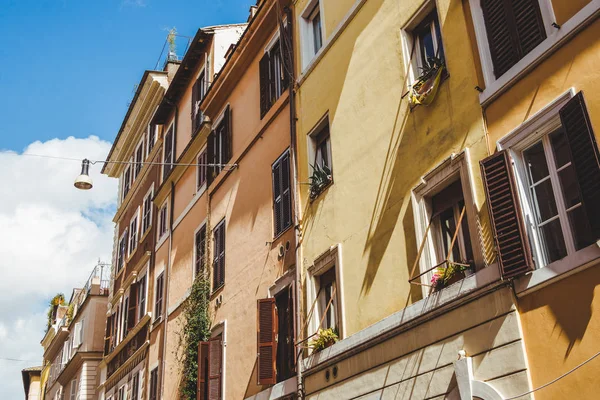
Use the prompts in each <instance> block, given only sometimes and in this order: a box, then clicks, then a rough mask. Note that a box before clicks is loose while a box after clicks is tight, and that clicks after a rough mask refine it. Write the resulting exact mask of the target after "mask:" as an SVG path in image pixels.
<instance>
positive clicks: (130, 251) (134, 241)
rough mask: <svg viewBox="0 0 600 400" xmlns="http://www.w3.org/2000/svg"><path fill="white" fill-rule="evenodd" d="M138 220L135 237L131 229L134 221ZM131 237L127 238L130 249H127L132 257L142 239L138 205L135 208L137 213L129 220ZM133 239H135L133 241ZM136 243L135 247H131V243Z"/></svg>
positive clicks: (129, 256)
mask: <svg viewBox="0 0 600 400" xmlns="http://www.w3.org/2000/svg"><path fill="white" fill-rule="evenodd" d="M134 220H136V224H135V238H134V237H133V232H132V229H131V225H132V224H133V221H134ZM128 226H129V238H128V239H127V241H128V249H127V258H128V259H129V258H131V256H132V255H133V254H134V253H135V251H136V250H137V248H138V244H139V241H140V207H139V206H138V208H137V209H136V210H135V213H134V214H133V216H132V217H131V219H130V220H129V225H128ZM132 240H133V241H132ZM132 244H135V248H134V249H133V251H132V249H131V245H132Z"/></svg>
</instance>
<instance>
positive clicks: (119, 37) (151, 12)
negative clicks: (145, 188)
mask: <svg viewBox="0 0 600 400" xmlns="http://www.w3.org/2000/svg"><path fill="white" fill-rule="evenodd" d="M253 2H254V1H253V0H171V1H167V0H79V1H75V0H0V37H2V38H3V40H2V46H0V93H1V94H2V95H1V96H0V115H2V116H3V117H4V118H2V121H3V123H2V124H1V125H0V149H4V150H7V149H10V150H15V151H18V152H20V151H22V150H23V149H24V148H25V147H26V146H27V145H28V144H29V143H31V142H33V141H36V140H40V141H46V140H48V139H51V138H66V137H68V136H75V137H88V136H89V135H96V136H98V137H100V138H101V139H104V140H107V141H110V142H112V140H113V139H114V137H115V135H116V133H117V131H118V129H119V126H120V123H121V121H122V118H123V116H124V115H125V112H126V110H127V105H128V102H129V101H130V100H131V98H132V97H133V93H134V85H135V84H136V83H138V82H139V80H140V78H141V76H142V73H143V71H144V70H145V69H153V68H154V66H155V64H156V61H157V59H158V57H159V55H160V51H161V49H162V46H163V44H164V41H165V37H166V34H167V32H166V30H168V28H170V27H173V26H174V27H176V28H177V31H178V32H179V33H180V34H182V35H187V36H193V35H194V34H195V32H196V30H197V29H198V28H199V27H202V26H209V25H218V24H224V23H234V22H245V21H246V19H247V17H248V9H249V7H250V5H251V4H252V3H253ZM179 49H180V50H182V49H183V43H181V44H180V45H179Z"/></svg>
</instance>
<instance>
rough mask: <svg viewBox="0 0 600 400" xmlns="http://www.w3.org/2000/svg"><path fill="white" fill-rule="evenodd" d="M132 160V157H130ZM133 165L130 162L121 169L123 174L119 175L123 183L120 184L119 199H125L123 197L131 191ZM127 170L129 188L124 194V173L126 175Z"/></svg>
mask: <svg viewBox="0 0 600 400" xmlns="http://www.w3.org/2000/svg"><path fill="white" fill-rule="evenodd" d="M132 160H133V159H132ZM132 169H133V167H132V165H131V164H127V166H125V169H124V170H123V175H122V177H121V181H122V182H123V184H122V185H121V199H122V200H121V201H123V200H125V198H126V197H127V195H128V194H129V193H130V192H131V186H132V185H133V180H132V179H131V178H132V175H133V170H132ZM128 170H129V179H128V180H129V188H128V190H127V194H125V186H126V183H127V182H126V181H125V175H127V171H128Z"/></svg>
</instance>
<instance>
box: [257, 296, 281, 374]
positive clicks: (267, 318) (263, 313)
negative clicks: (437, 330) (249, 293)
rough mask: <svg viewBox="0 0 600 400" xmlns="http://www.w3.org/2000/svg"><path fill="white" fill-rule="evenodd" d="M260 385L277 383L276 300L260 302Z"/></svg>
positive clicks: (258, 345) (258, 344) (261, 300)
mask: <svg viewBox="0 0 600 400" xmlns="http://www.w3.org/2000/svg"><path fill="white" fill-rule="evenodd" d="M257 327H258V332H257V342H258V343H257V348H258V363H257V364H258V384H259V385H274V384H276V383H277V369H276V368H277V367H276V360H277V339H276V338H277V310H276V307H275V299H274V298H270V299H260V300H258V318H257Z"/></svg>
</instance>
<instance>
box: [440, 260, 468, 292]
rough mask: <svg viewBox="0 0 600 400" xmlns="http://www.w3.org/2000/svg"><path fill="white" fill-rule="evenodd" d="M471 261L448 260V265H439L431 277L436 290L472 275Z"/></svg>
mask: <svg viewBox="0 0 600 400" xmlns="http://www.w3.org/2000/svg"><path fill="white" fill-rule="evenodd" d="M471 265H472V263H471V262H468V261H467V262H463V261H461V262H453V261H450V260H448V261H446V267H439V268H437V269H436V270H435V272H434V273H433V276H432V277H431V286H432V287H433V290H434V291H436V292H437V291H439V290H442V289H443V288H445V287H447V286H450V285H452V284H453V283H456V282H459V281H461V280H463V279H464V278H465V277H466V276H468V275H471V274H470V273H469V272H470V271H472V269H471Z"/></svg>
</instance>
